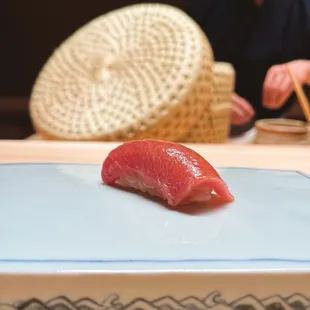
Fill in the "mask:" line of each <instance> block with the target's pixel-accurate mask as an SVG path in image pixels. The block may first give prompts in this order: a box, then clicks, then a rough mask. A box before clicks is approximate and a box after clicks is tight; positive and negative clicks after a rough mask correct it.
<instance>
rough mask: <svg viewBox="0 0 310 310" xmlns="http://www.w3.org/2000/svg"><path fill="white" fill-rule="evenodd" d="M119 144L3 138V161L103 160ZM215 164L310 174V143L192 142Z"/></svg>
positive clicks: (0, 144)
mask: <svg viewBox="0 0 310 310" xmlns="http://www.w3.org/2000/svg"><path fill="white" fill-rule="evenodd" d="M117 145H118V144H117V143H79V142H45V141H35V140H34V141H33V140H22V141H13V140H2V141H1V140H0V162H2V163H10V162H70V163H99V164H100V163H102V161H103V160H104V159H105V157H106V156H107V154H108V153H109V151H110V150H112V149H113V148H114V147H116V146H117ZM188 146H189V147H191V148H193V149H194V150H196V151H198V152H199V153H200V154H201V155H202V156H204V157H205V158H206V159H207V160H208V161H209V162H210V163H211V164H213V165H215V166H233V167H237V166H242V167H253V168H270V169H287V170H300V171H304V172H307V173H310V146H309V147H308V146H300V147H296V146H256V145H201V144H196V145H195V144H189V145H188Z"/></svg>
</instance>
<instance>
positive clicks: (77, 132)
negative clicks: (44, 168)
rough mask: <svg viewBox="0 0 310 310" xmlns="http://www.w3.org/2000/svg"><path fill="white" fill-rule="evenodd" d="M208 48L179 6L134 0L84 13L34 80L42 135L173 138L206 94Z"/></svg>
mask: <svg viewBox="0 0 310 310" xmlns="http://www.w3.org/2000/svg"><path fill="white" fill-rule="evenodd" d="M212 65H213V53H212V49H211V47H210V45H209V42H208V40H207V38H206V36H205V35H204V33H203V32H202V30H201V29H200V27H199V26H198V25H197V24H196V23H195V22H194V21H193V20H192V19H191V18H190V17H189V16H188V15H186V14H185V13H184V12H182V11H181V10H179V9H177V8H175V7H172V6H168V5H164V4H137V5H132V6H127V7H124V8H122V9H118V10H115V11H112V12H110V13H108V14H105V15H103V16H100V17H98V18H96V19H95V20H93V21H91V22H90V23H88V24H87V25H85V26H84V27H82V28H81V29H79V30H78V31H76V32H75V33H74V34H73V35H72V36H71V37H69V38H68V39H67V40H66V41H65V42H64V43H63V44H61V46H60V47H59V48H58V49H56V51H55V52H54V53H53V54H52V56H51V57H50V58H49V59H48V61H47V63H46V64H45V66H44V67H43V69H42V70H41V72H40V74H39V76H38V78H37V80H36V83H35V85H34V87H33V91H32V95H31V100H30V115H31V118H32V121H33V124H34V127H35V128H36V131H37V132H38V133H39V134H40V135H42V136H43V137H44V138H46V139H58V140H79V141H91V140H99V141H100V140H101V141H122V140H131V139H141V138H145V137H148V138H157V139H163V140H172V141H178V140H180V139H181V138H182V137H183V136H184V135H186V134H187V133H188V132H189V131H190V130H191V128H192V127H193V126H194V125H195V124H196V123H197V119H198V117H199V116H200V115H202V114H203V113H204V111H205V105H208V104H209V102H210V100H211V88H212V80H213V79H212Z"/></svg>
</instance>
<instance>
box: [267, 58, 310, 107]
mask: <svg viewBox="0 0 310 310" xmlns="http://www.w3.org/2000/svg"><path fill="white" fill-rule="evenodd" d="M287 66H290V69H291V70H292V72H293V74H294V75H295V77H296V79H297V80H298V81H299V83H300V84H301V85H305V84H307V83H308V80H309V76H310V61H308V60H294V61H291V62H289V63H286V64H281V65H275V66H273V67H271V68H270V69H269V71H268V72H267V75H266V78H265V82H264V85H263V105H264V107H266V108H268V109H270V110H276V109H279V108H281V107H282V106H283V105H284V104H285V102H286V101H287V100H288V99H289V97H290V96H291V95H292V93H293V91H294V85H293V82H292V80H291V76H290V74H289V72H288V69H287Z"/></svg>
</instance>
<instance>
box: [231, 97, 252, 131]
mask: <svg viewBox="0 0 310 310" xmlns="http://www.w3.org/2000/svg"><path fill="white" fill-rule="evenodd" d="M253 116H254V110H253V108H252V106H251V105H250V103H249V102H248V101H247V100H245V99H244V98H242V97H240V96H238V95H237V94H233V95H232V113H231V124H232V125H244V124H246V123H247V122H249V121H250V120H251V118H252V117H253Z"/></svg>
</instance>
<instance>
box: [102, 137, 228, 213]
mask: <svg viewBox="0 0 310 310" xmlns="http://www.w3.org/2000/svg"><path fill="white" fill-rule="evenodd" d="M101 177H102V180H103V182H104V183H105V184H106V185H111V186H120V187H126V188H132V189H136V190H139V191H142V192H145V193H149V194H151V195H153V196H158V197H160V198H161V199H163V200H165V201H167V203H168V204H169V205H170V206H171V207H177V206H180V205H187V204H190V203H195V202H208V201H209V200H210V199H211V196H212V195H213V194H214V192H215V193H216V194H217V196H218V197H219V198H220V199H221V201H223V202H224V203H228V202H232V201H233V200H234V197H233V196H232V194H231V193H230V191H229V189H228V187H227V185H226V183H225V182H224V181H223V180H222V178H221V177H220V175H219V174H218V173H217V172H216V170H215V169H214V168H213V167H212V166H211V165H210V164H209V163H208V162H207V161H206V160H205V159H204V158H203V157H202V156H200V155H199V154H198V153H197V152H195V151H194V150H192V149H190V148H188V147H186V146H184V145H181V144H178V143H174V142H168V141H160V140H151V139H144V140H135V141H129V142H125V143H123V144H122V145H120V146H118V147H116V148H115V149H113V150H112V151H111V152H110V153H109V155H108V156H107V158H106V159H105V161H104V162H103V165H102V171H101Z"/></svg>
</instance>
